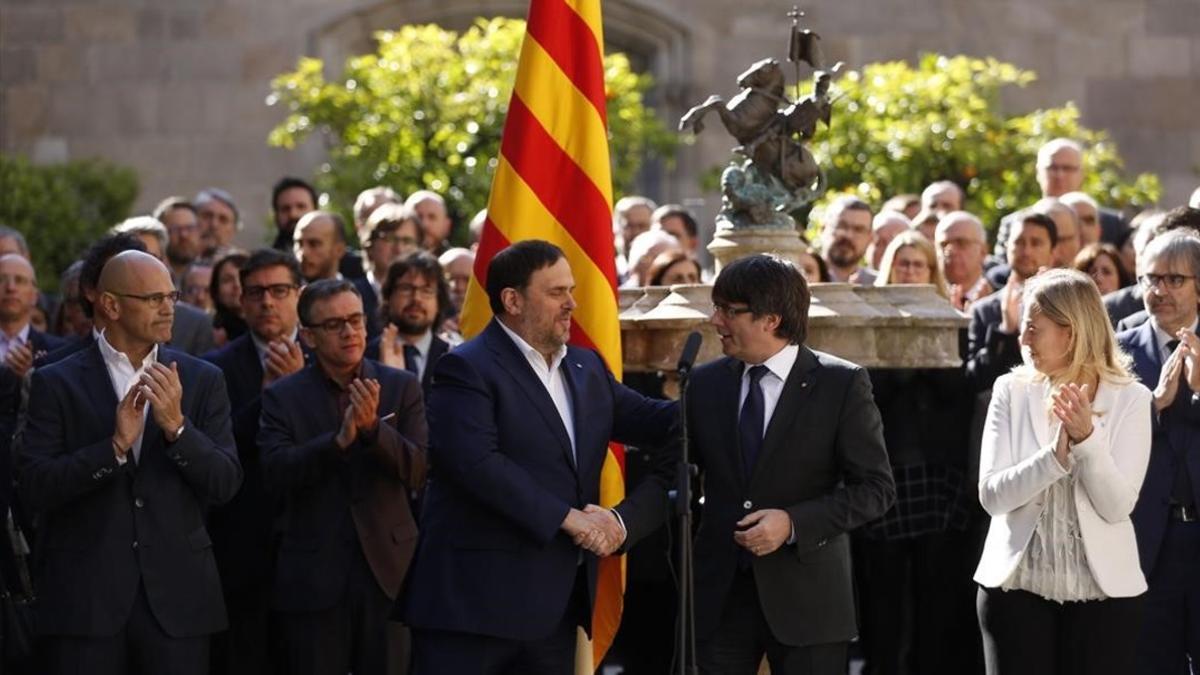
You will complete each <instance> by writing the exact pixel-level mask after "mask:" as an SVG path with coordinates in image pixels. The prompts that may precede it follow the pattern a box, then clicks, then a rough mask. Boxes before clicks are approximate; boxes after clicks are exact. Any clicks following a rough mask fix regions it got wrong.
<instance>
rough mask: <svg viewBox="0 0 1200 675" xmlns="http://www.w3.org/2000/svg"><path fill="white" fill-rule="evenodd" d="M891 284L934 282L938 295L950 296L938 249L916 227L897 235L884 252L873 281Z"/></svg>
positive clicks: (883, 284) (877, 284) (879, 284)
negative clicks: (939, 260)
mask: <svg viewBox="0 0 1200 675" xmlns="http://www.w3.org/2000/svg"><path fill="white" fill-rule="evenodd" d="M893 284H933V286H934V288H936V289H937V292H938V295H940V296H942V297H943V298H947V299H949V298H950V292H949V291H948V290H947V288H946V279H945V278H944V277H943V276H942V268H940V267H938V260H937V252H936V251H934V250H933V244H931V243H929V240H928V239H926V238H925V235H923V234H921V233H920V232H918V231H916V230H908V231H907V232H901V233H900V234H898V235H896V238H895V239H893V240H892V243H890V244H888V247H887V250H886V251H884V252H883V260H882V261H881V262H880V263H879V276H877V277H875V285H876V286H891V285H893Z"/></svg>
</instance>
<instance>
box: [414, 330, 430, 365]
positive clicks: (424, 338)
mask: <svg viewBox="0 0 1200 675" xmlns="http://www.w3.org/2000/svg"><path fill="white" fill-rule="evenodd" d="M413 346H414V347H416V348H417V352H418V353H420V354H421V358H425V357H426V356H428V355H429V348H430V347H432V346H433V331H432V330H427V331H425V333H424V334H423V335H421V339H420V340H417V341H416V342H414V343H413Z"/></svg>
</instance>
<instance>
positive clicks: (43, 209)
mask: <svg viewBox="0 0 1200 675" xmlns="http://www.w3.org/2000/svg"><path fill="white" fill-rule="evenodd" d="M137 194H138V180H137V174H136V173H134V171H133V170H132V169H129V168H127V167H122V166H117V165H115V164H110V163H108V162H104V161H101V160H91V159H89V160H79V161H73V162H67V163H65V164H54V165H48V166H35V165H33V164H31V163H30V162H29V160H28V159H26V158H24V157H20V156H12V155H0V224H4V225H8V226H9V227H12V228H15V229H17V230H18V231H20V232H21V233H22V234H23V235H25V239H26V241H27V242H28V243H29V248H30V251H31V252H32V254H33V262H34V266H35V267H36V268H37V274H38V284H39V285H40V286H41V287H42V289H43V290H50V291H53V290H57V288H58V275H59V274H61V273H62V271H63V270H65V269H66V268H67V267H68V266H69V265H70V264H71V263H72V262H74V261H75V259H76V258H78V257H79V255H80V254H81V253H83V251H84V250H85V249H86V248H87V247H88V246H89V245H91V244H92V242H94V241H95V240H96V238H97V237H99V236H100V235H102V234H104V231H105V230H107V229H108V228H110V227H112V226H113V225H115V224H116V223H118V222H120V221H122V220H124V219H125V218H127V217H128V216H129V212H130V209H131V208H133V201H134V199H136V198H137Z"/></svg>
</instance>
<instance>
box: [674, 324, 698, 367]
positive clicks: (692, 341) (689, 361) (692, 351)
mask: <svg viewBox="0 0 1200 675" xmlns="http://www.w3.org/2000/svg"><path fill="white" fill-rule="evenodd" d="M703 339H704V338H703V337H702V336H701V335H700V331H695V330H694V331H692V332H691V333H689V334H688V336H687V342H684V343H683V353H682V354H680V356H679V363H678V364H676V366H675V372H677V373H679V375H680V377H686V376H687V374H688V373H690V372H691V371H692V365H693V364H695V363H696V355H697V354H699V353H700V342H701V341H702V340H703Z"/></svg>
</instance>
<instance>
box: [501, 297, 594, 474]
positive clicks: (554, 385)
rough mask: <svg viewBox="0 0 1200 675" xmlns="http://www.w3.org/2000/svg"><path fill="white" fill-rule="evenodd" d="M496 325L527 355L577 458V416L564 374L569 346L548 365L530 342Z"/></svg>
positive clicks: (572, 452) (573, 456)
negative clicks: (564, 364) (563, 365)
mask: <svg viewBox="0 0 1200 675" xmlns="http://www.w3.org/2000/svg"><path fill="white" fill-rule="evenodd" d="M496 323H498V324H500V327H501V328H503V329H504V332H505V333H508V337H510V338H512V341H513V344H515V345H516V346H517V350H518V351H520V352H521V353H522V354H524V355H525V360H526V361H527V362H528V363H529V367H530V368H532V369H533V373H534V375H537V378H538V381H539V382H541V383H542V386H544V387H545V388H546V392H547V393H548V394H550V398H551V399H552V400H553V401H554V407H555V408H556V409H558V416H559V418H560V419H561V420H562V423H563V426H564V427H566V428H567V437H568V438H569V439H571V457H572V458H573V459H574V458H575V415H574V414H573V413H572V412H571V394H570V391H568V390H567V380H566V378H565V377H564V376H563V374H562V369H561V368H560V367H559V366H561V365H562V362H563V359H564V358H566V356H567V346H566V345H563V346H562V347H559V348H558V351H557V352H555V353H554V358H553V359H551V361H550V363H549V364H547V363H546V357H545V356H542V353H541V352H539V351H538V350H536V349H534V348H533V347H531V346H530V345H529V343H528V342H526V341H525V340H523V339H522V338H521V336H520V335H517V334H516V332H515V331H513V330H512V329H511V328H509V327H508V326H505V325H504V322H503V321H499V320H497V321H496Z"/></svg>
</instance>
